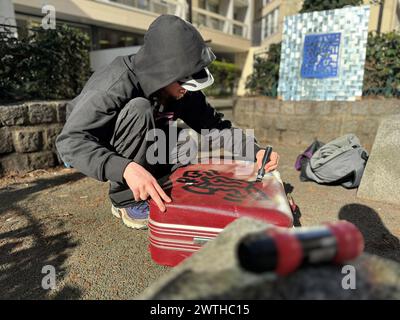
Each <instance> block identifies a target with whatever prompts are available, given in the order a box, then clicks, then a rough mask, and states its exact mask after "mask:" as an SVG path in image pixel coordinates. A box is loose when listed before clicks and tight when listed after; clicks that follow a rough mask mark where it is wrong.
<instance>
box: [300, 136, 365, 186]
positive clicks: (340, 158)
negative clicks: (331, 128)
mask: <svg viewBox="0 0 400 320" xmlns="http://www.w3.org/2000/svg"><path fill="white" fill-rule="evenodd" d="M367 160H368V152H367V151H366V150H365V149H364V148H363V147H361V145H360V140H359V139H358V138H357V136H355V135H354V134H347V135H345V136H343V137H340V138H337V139H335V140H333V141H331V142H329V143H327V144H325V145H323V146H322V147H321V148H319V149H318V150H317V151H316V152H315V153H314V154H313V155H312V157H311V159H310V161H308V162H307V166H306V170H305V175H306V177H307V178H308V179H310V180H313V181H315V182H318V183H323V184H341V185H342V186H343V187H345V188H355V187H358V186H359V184H360V181H361V177H362V175H363V173H364V168H365V165H366V162H367Z"/></svg>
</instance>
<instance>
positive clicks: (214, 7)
mask: <svg viewBox="0 0 400 320" xmlns="http://www.w3.org/2000/svg"><path fill="white" fill-rule="evenodd" d="M199 8H201V9H204V10H207V11H211V12H214V13H219V4H218V3H215V2H210V1H206V0H199Z"/></svg>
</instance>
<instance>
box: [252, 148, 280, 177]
mask: <svg viewBox="0 0 400 320" xmlns="http://www.w3.org/2000/svg"><path fill="white" fill-rule="evenodd" d="M264 153H265V150H260V151H258V152H257V154H256V159H257V167H258V169H260V168H261V165H262V159H263V156H264ZM278 163H279V155H278V154H277V153H276V152H274V151H272V153H271V156H270V157H269V162H267V164H266V165H265V167H264V169H265V172H270V171H273V170H275V169H276V168H278Z"/></svg>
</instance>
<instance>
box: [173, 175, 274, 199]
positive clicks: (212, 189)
mask: <svg viewBox="0 0 400 320" xmlns="http://www.w3.org/2000/svg"><path fill="white" fill-rule="evenodd" d="M176 181H177V182H180V183H184V184H185V185H184V186H183V187H182V189H184V190H186V191H188V192H192V193H196V194H203V195H214V194H216V193H218V192H220V193H223V194H224V197H223V199H224V200H227V201H232V202H241V201H243V200H244V199H246V198H248V197H249V196H250V197H252V198H253V199H254V200H257V201H262V200H269V197H268V195H267V194H266V193H264V192H263V191H262V190H260V189H259V188H257V187H256V185H257V184H256V182H255V181H254V182H252V181H244V180H239V179H232V178H228V177H225V176H222V175H220V174H219V172H218V171H216V170H208V171H199V170H189V171H185V172H184V173H183V175H182V177H180V178H178V179H177V180H176Z"/></svg>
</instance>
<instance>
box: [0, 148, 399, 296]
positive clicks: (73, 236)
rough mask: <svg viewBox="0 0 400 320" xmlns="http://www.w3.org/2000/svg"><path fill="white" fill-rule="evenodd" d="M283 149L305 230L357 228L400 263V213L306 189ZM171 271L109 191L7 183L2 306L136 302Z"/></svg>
mask: <svg viewBox="0 0 400 320" xmlns="http://www.w3.org/2000/svg"><path fill="white" fill-rule="evenodd" d="M275 149H276V150H277V151H278V152H279V153H280V154H281V166H280V172H281V175H282V177H283V179H284V181H285V182H286V183H287V184H288V185H287V188H288V189H293V190H292V194H293V197H294V199H295V200H296V202H297V204H298V205H299V207H300V211H301V216H300V217H299V219H298V220H299V221H298V223H299V224H301V225H303V226H308V225H314V224H318V223H320V222H323V221H332V220H337V219H346V220H349V221H351V222H353V223H355V224H356V225H358V227H359V228H360V229H361V231H362V232H363V234H364V237H365V239H366V245H367V246H366V251H368V252H371V253H376V254H378V255H380V256H383V257H386V258H389V259H393V260H396V261H398V262H400V243H399V237H400V207H395V206H392V205H387V204H383V203H379V202H370V201H368V202H367V201H360V200H358V199H357V198H356V191H355V190H346V189H344V188H342V187H328V186H319V185H317V184H314V183H304V182H300V181H299V178H298V173H297V172H296V171H295V170H294V168H293V163H294V161H295V158H296V156H297V154H298V153H299V152H301V151H302V148H296V147H290V148H287V147H285V146H275ZM45 265H53V266H55V269H56V271H57V289H56V290H55V291H46V290H43V289H42V288H41V279H42V277H43V276H44V274H42V273H41V270H42V267H43V266H45ZM167 271H168V268H166V267H160V266H157V265H156V264H154V263H153V262H152V261H151V258H150V256H149V254H148V252H147V233H146V231H131V230H130V229H128V228H126V227H124V226H123V225H122V223H121V222H120V221H119V220H118V219H116V218H114V217H113V216H112V215H111V214H110V202H109V200H108V199H107V184H106V183H100V182H97V181H95V180H93V179H89V178H85V177H83V176H82V175H80V174H79V173H76V172H74V171H73V170H67V169H60V168H59V169H53V170H48V171H46V172H44V171H38V172H34V173H31V174H28V175H26V176H25V177H22V178H21V177H9V178H3V179H0V298H3V299H7V298H17V299H26V298H28V299H47V298H62V299H98V298H100V299H131V298H134V297H135V296H136V295H138V294H139V293H140V292H142V291H143V289H145V288H146V287H148V286H149V285H150V284H151V283H152V282H154V281H155V280H156V279H157V278H159V277H160V276H161V275H162V274H163V273H165V272H167Z"/></svg>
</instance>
